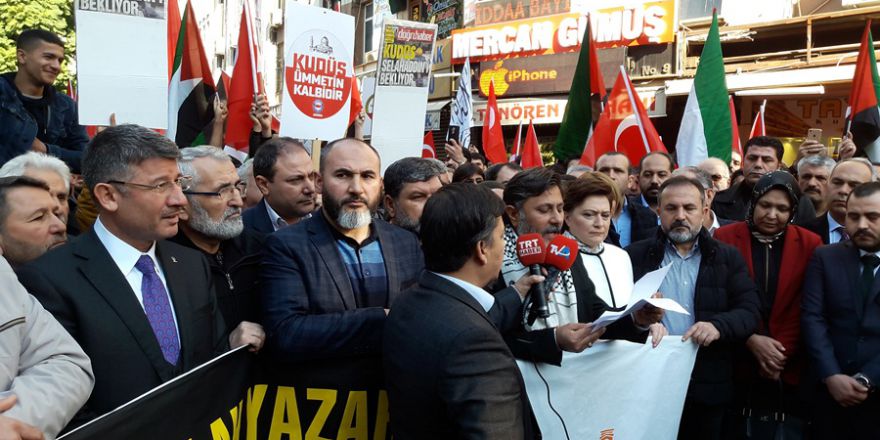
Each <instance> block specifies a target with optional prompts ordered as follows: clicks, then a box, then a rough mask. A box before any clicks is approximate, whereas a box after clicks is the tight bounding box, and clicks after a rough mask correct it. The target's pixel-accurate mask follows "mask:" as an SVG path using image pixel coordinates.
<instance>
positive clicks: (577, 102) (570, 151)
mask: <svg viewBox="0 0 880 440" xmlns="http://www.w3.org/2000/svg"><path fill="white" fill-rule="evenodd" d="M593 46H594V45H593V41H592V34H591V33H590V20H589V17H588V19H587V28H586V29H585V30H584V38H583V40H581V51H580V55H578V62H577V67H575V70H574V79H572V80H571V88H570V89H569V91H568V105H566V107H565V114H564V115H563V116H562V124H561V125H560V126H559V135H558V136H557V137H556V145H554V146H553V155H554V156H555V157H556V159H557V160H560V161H562V160H569V159H572V158H576V157H580V156H581V153H582V152H583V151H584V146H585V145H586V143H587V139H588V138H589V137H590V132H592V130H593V109H592V107H593V102H592V95H593V94H594V93H595V94H598V95H599V96H601V97H604V96H605V85H604V84H603V83H602V82H601V71H600V70H599V62H598V58H597V57H596V53H595V48H594V47H593Z"/></svg>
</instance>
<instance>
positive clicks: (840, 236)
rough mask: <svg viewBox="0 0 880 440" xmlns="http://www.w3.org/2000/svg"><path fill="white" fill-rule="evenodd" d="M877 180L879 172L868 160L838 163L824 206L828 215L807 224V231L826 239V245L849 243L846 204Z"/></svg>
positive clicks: (832, 172)
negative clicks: (859, 187)
mask: <svg viewBox="0 0 880 440" xmlns="http://www.w3.org/2000/svg"><path fill="white" fill-rule="evenodd" d="M808 159H809V158H807V159H804V160H808ZM876 180H877V172H876V171H875V169H874V166H873V165H872V164H871V162H870V161H868V159H865V158H854V159H846V160H842V161H840V162H838V163H837V165H835V166H834V168H832V170H831V178H830V180H829V182H828V188H827V190H826V192H825V203H824V205H825V207H826V209H827V210H828V211H827V212H826V213H825V214H824V215H820V216H818V217H816V218H813V219H811V220H809V221H806V222H804V223H803V226H804V228H807V229H809V230H810V231H813V232H814V233H815V234H816V235H818V236H819V237H822V243H823V244H834V243H838V242H841V241H846V240H849V238H850V236H849V234H848V233H847V231H846V228H845V226H844V221H845V219H846V200H847V198H849V195H850V193H851V192H852V191H853V190H854V189H855V188H856V187H857V186H859V185H861V184H863V183H867V182H872V181H876Z"/></svg>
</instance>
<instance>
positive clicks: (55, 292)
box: [0, 31, 880, 439]
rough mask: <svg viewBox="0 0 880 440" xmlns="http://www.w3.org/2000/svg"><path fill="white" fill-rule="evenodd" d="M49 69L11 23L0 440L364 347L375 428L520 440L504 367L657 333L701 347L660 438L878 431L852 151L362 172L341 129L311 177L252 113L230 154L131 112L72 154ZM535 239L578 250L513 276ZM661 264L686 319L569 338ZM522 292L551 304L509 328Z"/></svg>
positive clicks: (292, 145) (54, 50) (871, 205)
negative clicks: (373, 381) (371, 376)
mask: <svg viewBox="0 0 880 440" xmlns="http://www.w3.org/2000/svg"><path fill="white" fill-rule="evenodd" d="M59 52H60V53H61V56H59ZM61 58H63V45H62V44H61V42H60V40H58V39H57V37H55V36H54V35H53V34H51V33H48V32H45V31H28V32H25V33H23V34H22V36H21V37H20V38H19V40H18V65H19V69H18V71H17V72H14V73H11V74H7V75H3V76H2V77H0V151H2V152H3V153H2V155H0V161H2V163H0V165H2V167H0V248H2V253H3V258H2V259H0V277H2V285H3V286H4V287H3V292H2V293H0V304H2V307H0V366H2V368H0V372H2V374H0V384H2V386H3V387H2V388H0V389H2V393H0V438H21V439H38V438H54V437H55V436H56V435H57V434H58V433H59V432H61V431H62V430H64V429H67V430H69V429H71V428H74V427H76V426H79V425H81V424H83V423H85V422H87V421H89V420H92V419H94V418H96V417H97V416H100V415H101V414H104V413H107V412H108V411H111V410H113V409H114V408H116V407H118V406H120V405H122V404H124V403H126V402H127V401H129V400H131V399H133V398H135V397H137V396H139V395H141V394H143V393H144V392H146V391H148V390H150V389H152V388H154V387H156V386H158V385H160V384H162V383H163V382H166V381H168V380H170V379H172V378H174V377H176V376H179V375H180V374H182V373H184V372H186V371H189V370H191V369H193V368H194V367H196V366H198V365H199V364H202V363H204V362H206V361H208V360H210V359H212V358H213V357H215V356H216V355H218V354H221V353H223V352H225V351H227V350H229V349H230V348H235V347H241V346H245V345H247V346H249V349H250V350H251V351H253V352H256V353H258V354H257V355H258V356H268V357H271V358H272V359H275V360H277V361H278V362H295V363H309V362H319V361H324V360H333V359H345V358H350V357H355V356H376V357H381V359H382V361H381V362H382V365H383V367H384V371H385V377H386V387H387V389H388V398H389V409H390V414H391V419H390V423H391V432H392V433H393V434H394V436H395V437H397V438H401V439H408V438H426V437H428V438H438V439H439V438H443V439H446V438H498V439H514V438H529V439H530V438H540V430H539V429H538V426H537V424H536V422H535V420H534V417H533V416H532V411H531V406H530V403H529V398H528V396H527V394H526V392H525V388H524V384H523V381H522V378H521V376H520V374H519V370H518V369H517V366H516V363H515V359H522V360H528V361H532V362H541V363H547V364H552V365H560V363H561V362H562V359H563V352H583V351H584V350H589V349H591V347H593V345H594V344H596V343H600V341H602V340H613V339H620V340H628V341H634V342H647V341H648V340H650V342H651V344H652V345H653V346H654V347H657V346H658V345H659V344H662V340H663V339H664V338H669V337H672V336H670V335H675V337H680V338H682V340H684V341H692V342H693V343H694V344H698V345H699V346H700V348H699V352H698V354H697V358H696V363H695V365H694V368H693V372H692V374H691V378H690V385H689V387H688V391H687V397H686V400H685V404H684V408H683V412H682V416H681V422H680V431H679V438H682V439H722V438H753V437H746V431H749V432H750V433H751V432H752V430H753V429H754V431H755V432H757V431H758V430H759V427H760V426H759V425H760V423H762V422H763V423H766V422H767V420H771V421H782V420H783V419H784V420H785V422H786V423H785V429H787V430H788V431H789V434H788V435H791V436H793V437H786V438H859V439H869V438H877V437H878V435H880V419H878V418H877V417H876V415H877V414H878V413H880V398H878V396H877V393H876V392H875V389H876V384H877V383H878V382H880V281H877V277H876V272H877V268H878V266H880V182H878V176H877V169H876V168H875V165H874V164H872V163H871V162H870V161H868V160H867V159H864V158H859V157H853V156H855V153H856V148H855V146H854V145H852V142H851V141H848V140H847V141H845V142H844V144H845V145H843V146H842V148H841V157H839V158H838V160H836V161H835V160H834V159H832V158H830V157H827V156H826V155H824V154H823V153H822V152H823V151H827V150H825V149H824V148H818V147H817V144H816V143H815V142H813V141H807V142H805V143H804V144H803V145H802V146H801V147H800V149H799V154H798V158H797V161H796V164H795V165H794V166H792V167H786V166H785V165H784V164H783V163H782V155H783V147H782V144H781V143H780V142H779V141H778V140H777V139H774V138H772V137H763V136H761V137H755V138H752V139H750V140H749V141H748V142H747V143H746V145H745V146H744V151H743V155H742V165H741V168H736V167H734V168H731V167H729V165H728V164H726V163H725V162H723V161H721V160H719V159H714V158H710V159H707V160H706V161H705V162H703V163H702V164H700V165H699V166H695V167H681V168H679V167H677V166H676V164H675V161H674V159H673V158H672V156H670V155H669V154H666V153H663V152H653V153H650V154H647V155H645V156H644V157H643V158H642V159H641V161H640V162H639V163H638V164H631V163H630V161H629V159H628V158H627V156H625V155H623V154H620V153H607V154H605V155H603V156H601V157H599V158H598V160H597V161H596V164H595V170H594V169H592V168H590V167H587V166H584V165H580V164H577V163H572V164H569V163H568V162H567V161H563V162H561V163H559V164H556V165H552V166H548V167H543V168H540V167H539V168H532V169H528V170H523V169H522V168H520V167H519V166H518V165H516V164H515V163H508V162H505V163H499V164H489V163H487V162H486V160H485V159H484V158H483V157H482V156H481V155H480V154H479V151H478V149H476V147H473V148H471V147H470V146H469V147H468V148H462V146H461V145H458V143H457V142H455V141H452V142H450V143H449V144H448V145H447V146H446V152H447V154H448V158H449V159H448V161H447V163H443V162H441V161H439V160H436V159H423V158H406V159H401V160H399V161H397V162H395V163H392V164H388V166H387V168H386V169H385V171H384V174H383V173H382V172H381V171H382V165H383V164H382V161H381V154H380V153H379V152H378V151H377V150H376V149H374V148H373V147H372V146H371V145H369V144H368V143H366V142H364V141H362V140H359V139H356V138H342V139H337V140H334V141H332V142H329V143H327V144H325V145H323V146H322V147H321V150H320V159H319V166H318V167H317V168H318V169H317V170H316V169H315V166H314V162H313V159H312V156H313V153H314V154H317V153H316V152H313V151H311V149H310V148H309V147H307V146H306V145H304V144H303V143H302V142H300V141H298V140H295V139H292V138H287V137H278V136H277V135H273V134H272V132H271V128H269V123H270V121H268V120H267V119H266V118H265V117H261V116H260V115H263V113H262V110H260V108H261V107H262V106H263V101H264V100H263V101H260V102H258V103H257V104H255V110H254V118H253V119H254V129H253V134H252V148H251V151H250V153H251V156H252V157H251V158H249V159H248V160H246V161H245V162H244V163H238V162H237V160H235V159H233V158H231V157H230V156H228V155H226V153H224V152H223V150H222V149H220V148H218V147H216V146H212V145H204V146H194V147H186V148H180V147H179V146H177V145H175V144H174V142H172V141H170V140H168V139H166V138H165V137H163V136H162V135H160V134H158V133H156V132H155V131H153V130H150V129H147V128H143V127H140V126H136V125H119V126H110V127H107V128H106V129H103V130H102V131H100V132H99V133H98V134H97V135H95V136H94V137H93V138H92V139H91V140H89V139H88V137H87V136H85V131H84V130H83V128H82V127H80V126H79V125H78V124H77V123H76V111H75V106H74V105H72V102H71V101H70V100H69V98H67V97H66V96H64V95H62V94H59V93H56V92H54V91H53V89H52V83H53V82H54V79H55V76H57V74H58V71H59V66H60V60H61ZM820 146H821V145H820ZM487 165H488V166H487ZM531 233H536V234H539V235H540V236H541V237H542V238H543V239H544V240H545V241H547V242H549V241H550V240H552V239H553V238H554V237H556V236H557V235H565V236H567V237H569V238H571V239H573V240H575V241H576V242H577V244H578V252H577V256H576V260H575V263H574V265H573V266H572V267H571V268H570V269H568V270H565V271H557V272H552V273H544V274H543V275H535V274H532V273H531V272H530V271H529V268H528V267H526V266H524V265H523V264H522V263H521V262H520V260H519V258H518V257H517V253H516V249H515V243H516V241H517V238H518V237H519V236H522V235H524V234H531ZM667 265H671V268H670V270H669V272H668V275H667V276H666V278H665V279H664V281H663V282H662V284H661V286H660V289H659V292H658V293H657V295H662V296H663V297H667V298H672V299H674V300H675V301H676V302H678V303H679V304H680V305H681V306H682V307H684V308H685V309H686V310H687V311H688V312H689V315H684V314H678V313H665V312H664V311H663V310H661V309H658V308H654V307H645V308H643V309H640V310H638V311H637V312H635V313H633V314H632V315H629V316H627V317H625V318H624V319H621V320H618V321H616V322H615V323H613V324H611V325H609V326H608V327H607V328H602V329H594V328H593V325H592V322H593V321H594V320H595V319H596V318H597V317H599V316H600V315H601V314H602V313H604V312H606V311H609V310H610V311H620V310H623V309H624V308H625V306H626V305H627V304H628V303H629V301H630V297H629V295H630V293H631V291H632V287H633V284H634V281H636V280H638V279H640V278H641V277H642V276H643V275H644V274H646V273H648V272H650V271H653V270H655V269H658V268H659V267H661V266H667ZM539 283H542V284H543V285H544V286H545V287H546V290H547V292H548V294H547V304H548V310H549V316H547V317H546V318H544V317H541V318H538V319H537V320H536V321H534V322H533V323H528V322H524V320H523V307H524V305H523V304H524V301H525V299H526V297H527V296H528V292H529V290H530V289H531V287H532V286H534V285H536V284H539ZM584 397H585V398H603V399H604V398H608V396H584ZM648 404H653V403H648ZM583 416H584V417H589V414H584V415H583ZM810 436H812V437H810ZM768 438H769V437H768Z"/></svg>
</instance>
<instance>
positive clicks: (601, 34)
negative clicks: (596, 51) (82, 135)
mask: <svg viewBox="0 0 880 440" xmlns="http://www.w3.org/2000/svg"><path fill="white" fill-rule="evenodd" d="M675 5H676V2H675V0H656V1H645V2H643V3H638V2H637V3H635V4H627V5H625V6H615V7H611V8H606V9H599V10H595V11H592V12H591V13H590V15H589V17H590V18H589V19H590V26H591V31H592V33H593V40H594V41H595V42H596V47H597V48H609V47H620V46H639V45H650V44H663V43H670V42H673V41H674V40H675ZM586 25H587V15H583V14H580V13H567V14H558V15H553V16H550V17H539V18H529V19H524V20H519V21H515V22H508V23H503V24H491V25H485V26H477V27H473V28H469V29H459V30H456V31H453V33H452V62H453V63H461V62H464V59H465V58H466V57H470V59H471V62H472V63H473V62H476V61H490V60H498V59H507V58H516V57H526V56H534V55H549V54H554V53H565V52H577V51H579V50H580V44H581V40H582V39H583V35H584V30H585V29H586Z"/></svg>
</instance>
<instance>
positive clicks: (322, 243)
mask: <svg viewBox="0 0 880 440" xmlns="http://www.w3.org/2000/svg"><path fill="white" fill-rule="evenodd" d="M312 219H314V220H313V221H310V222H308V223H307V226H308V229H309V235H310V240H311V242H312V245H313V246H315V248H316V250H317V253H318V255H319V256H320V257H321V260H322V261H324V265H325V266H326V267H327V272H330V277H331V278H332V279H333V284H336V290H337V292H339V296H340V297H341V298H342V303H343V304H344V305H345V309H346V310H353V309H355V308H357V302H356V301H355V299H354V292H353V291H352V289H351V281H350V280H349V279H348V272H347V271H346V269H345V263H344V262H343V261H342V258H341V257H340V256H339V249H337V248H336V238H335V237H333V233H331V232H330V228H332V227H333V226H330V224H328V223H327V220H326V219H324V213H323V212H322V211H317V212H315V213H314V214H312Z"/></svg>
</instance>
